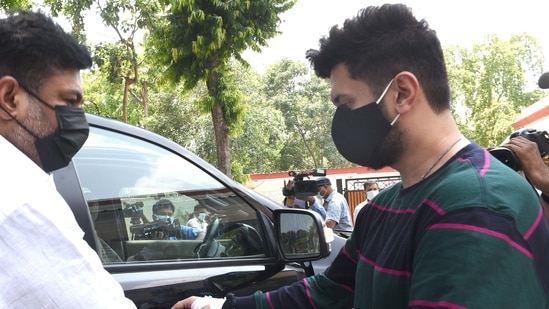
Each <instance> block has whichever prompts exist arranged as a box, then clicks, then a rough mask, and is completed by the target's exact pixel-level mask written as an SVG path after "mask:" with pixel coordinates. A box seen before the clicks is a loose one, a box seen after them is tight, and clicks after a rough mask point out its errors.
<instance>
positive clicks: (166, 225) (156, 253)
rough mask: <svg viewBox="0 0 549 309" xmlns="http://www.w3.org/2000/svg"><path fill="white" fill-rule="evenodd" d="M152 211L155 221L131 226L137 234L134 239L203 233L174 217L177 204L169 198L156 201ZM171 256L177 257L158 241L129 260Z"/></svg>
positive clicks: (175, 238) (160, 238)
mask: <svg viewBox="0 0 549 309" xmlns="http://www.w3.org/2000/svg"><path fill="white" fill-rule="evenodd" d="M152 212H153V215H152V218H153V221H150V222H147V223H144V224H138V225H132V226H130V230H131V231H132V233H134V234H135V236H134V237H133V238H134V240H178V239H196V238H197V237H199V236H200V235H201V233H202V232H201V231H199V230H198V229H197V228H195V227H190V226H185V225H181V224H180V223H179V220H178V219H174V213H175V206H174V204H173V203H172V202H171V201H170V200H168V199H160V200H158V201H157V202H155V203H154V204H153V206H152ZM147 221H148V220H147ZM203 238H204V236H203V235H202V239H203ZM170 258H176V256H173V254H172V253H171V252H168V253H167V252H166V247H165V244H163V243H161V242H158V243H151V244H148V245H146V246H144V247H143V249H141V250H140V251H139V252H137V253H136V254H135V255H133V256H130V257H128V261H150V260H163V259H170Z"/></svg>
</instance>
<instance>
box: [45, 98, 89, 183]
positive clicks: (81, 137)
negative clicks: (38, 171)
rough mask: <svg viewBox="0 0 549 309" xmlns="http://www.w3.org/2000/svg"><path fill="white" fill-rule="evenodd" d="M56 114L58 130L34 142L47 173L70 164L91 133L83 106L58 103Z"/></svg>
mask: <svg viewBox="0 0 549 309" xmlns="http://www.w3.org/2000/svg"><path fill="white" fill-rule="evenodd" d="M55 114H56V115H57V123H58V124H59V127H58V128H57V130H55V132H53V134H50V135H47V136H44V137H42V138H37V139H36V141H35V142H34V145H35V146H36V150H37V151H38V155H39V156H40V160H41V161H42V168H43V169H44V171H45V172H46V173H49V172H51V171H54V170H56V169H60V168H62V167H65V166H67V165H69V162H70V161H71V160H72V157H74V155H75V154H76V153H77V152H78V150H80V148H82V146H83V145H84V143H85V142H86V140H87V139H88V135H89V133H90V127H89V125H88V121H87V120H86V115H85V113H84V110H82V109H81V108H76V107H72V106H64V105H56V106H55Z"/></svg>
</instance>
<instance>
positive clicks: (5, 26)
mask: <svg viewBox="0 0 549 309" xmlns="http://www.w3.org/2000/svg"><path fill="white" fill-rule="evenodd" d="M91 66H92V58H91V56H90V53H89V51H88V49H87V48H86V47H85V46H84V45H82V44H80V43H78V42H77V41H76V39H75V38H74V37H73V36H72V35H70V34H69V33H67V32H65V31H64V30H63V28H62V27H61V26H60V25H59V24H57V23H56V22H54V21H53V20H52V19H51V17H49V16H46V15H45V14H43V13H41V12H23V11H14V12H10V13H9V14H8V16H7V17H6V18H3V19H0V76H6V75H10V76H13V77H15V78H16V79H17V80H18V81H19V83H21V84H22V85H24V86H25V87H27V88H28V89H29V90H31V91H35V92H38V91H39V90H40V87H41V85H42V83H43V82H44V81H45V80H46V79H48V78H49V77H51V76H53V75H55V74H57V73H59V72H60V71H61V70H66V69H75V70H82V69H87V68H90V67H91Z"/></svg>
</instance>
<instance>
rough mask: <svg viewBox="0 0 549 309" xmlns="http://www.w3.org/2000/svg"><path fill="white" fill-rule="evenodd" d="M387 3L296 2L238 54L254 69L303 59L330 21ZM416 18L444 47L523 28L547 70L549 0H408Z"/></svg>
mask: <svg viewBox="0 0 549 309" xmlns="http://www.w3.org/2000/svg"><path fill="white" fill-rule="evenodd" d="M383 3H386V1H364V0H362V1H359V0H297V3H296V4H295V5H294V7H293V8H291V9H290V10H289V11H287V12H285V13H284V14H282V15H281V19H282V20H283V22H282V23H281V25H280V27H279V30H280V31H281V32H282V34H280V35H279V36H277V37H275V38H273V39H271V40H269V41H268V44H269V46H268V47H265V48H263V50H262V52H261V53H255V52H252V51H248V52H246V53H244V55H243V57H244V59H246V60H247V61H248V62H249V63H250V64H251V65H252V67H254V68H255V69H256V70H258V71H262V70H264V68H265V67H267V66H268V65H270V64H272V63H273V62H275V61H277V60H280V59H283V58H291V59H294V60H303V61H305V52H306V51H307V50H308V49H311V48H313V49H317V48H318V40H319V39H320V38H321V37H322V36H325V35H327V34H328V31H329V29H330V28H331V27H332V26H333V25H335V24H339V25H341V24H343V22H344V21H345V19H347V18H351V17H353V16H355V15H356V13H357V12H358V11H359V10H360V9H361V8H364V7H366V6H369V5H381V4H383ZM401 3H404V4H406V5H408V6H409V7H410V8H411V9H412V12H413V13H414V15H415V16H416V18H418V19H425V20H427V22H428V23H429V25H430V27H431V28H432V29H434V30H435V31H436V32H437V34H438V36H439V39H440V41H441V44H442V45H443V46H447V45H454V44H457V45H461V46H465V47H470V46H472V45H473V44H475V43H481V42H482V40H483V37H484V36H485V35H487V34H492V33H496V34H498V36H499V37H500V38H502V39H508V38H509V37H510V36H511V35H513V34H519V33H522V32H526V33H527V34H529V35H531V36H533V37H535V38H537V39H538V40H539V42H540V44H541V45H542V47H543V52H544V57H545V58H546V61H545V64H544V67H543V71H549V1H547V0H521V1H516V0H499V1H494V0H476V1H474V0H461V1H447V0H438V1H437V0H408V1H403V2H401Z"/></svg>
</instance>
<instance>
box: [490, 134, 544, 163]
mask: <svg viewBox="0 0 549 309" xmlns="http://www.w3.org/2000/svg"><path fill="white" fill-rule="evenodd" d="M517 136H522V137H524V138H526V139H528V140H530V141H532V142H534V143H536V144H537V145H538V149H539V153H540V156H541V157H542V159H543V161H544V162H545V163H546V164H547V163H549V134H548V133H547V131H538V130H536V129H529V128H521V129H518V130H516V131H515V132H513V133H511V135H509V139H512V138H515V137H517ZM489 152H490V154H492V155H493V156H494V157H495V158H496V159H498V160H499V161H501V162H503V163H504V164H505V165H507V166H509V167H510V168H512V169H513V170H515V171H518V170H520V162H519V159H518V158H517V155H516V154H515V153H514V152H513V151H511V150H510V149H508V148H505V147H495V148H493V149H490V150H489Z"/></svg>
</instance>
